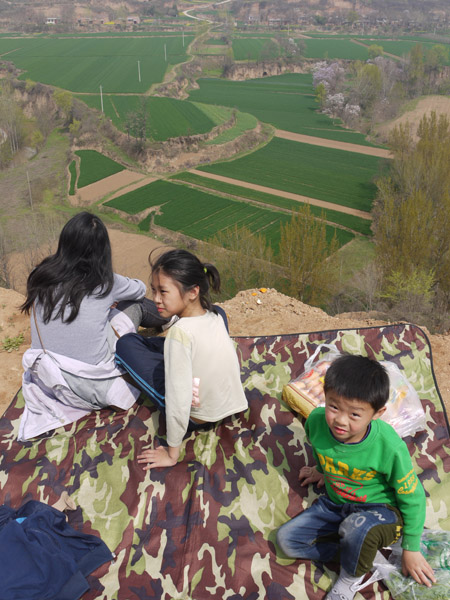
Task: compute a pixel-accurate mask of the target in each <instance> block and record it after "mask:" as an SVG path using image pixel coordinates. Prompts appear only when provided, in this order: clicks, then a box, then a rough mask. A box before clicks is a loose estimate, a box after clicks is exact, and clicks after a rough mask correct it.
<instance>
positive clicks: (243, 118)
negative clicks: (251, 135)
mask: <svg viewBox="0 0 450 600" xmlns="http://www.w3.org/2000/svg"><path fill="white" fill-rule="evenodd" d="M257 124H258V120H257V119H256V117H254V116H253V115H250V114H248V113H241V112H238V113H237V114H236V123H235V124H234V125H233V127H230V129H226V130H225V131H223V132H222V133H221V134H220V135H218V136H217V137H215V138H213V139H212V140H211V141H210V142H208V143H209V144H211V145H215V144H225V143H226V142H230V141H232V140H234V139H235V138H237V137H239V136H240V135H242V134H243V133H245V132H246V131H249V130H250V129H255V127H256V126H257Z"/></svg>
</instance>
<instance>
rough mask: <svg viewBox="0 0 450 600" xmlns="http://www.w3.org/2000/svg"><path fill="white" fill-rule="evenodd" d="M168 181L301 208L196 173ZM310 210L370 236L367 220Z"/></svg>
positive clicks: (289, 208) (332, 212)
mask: <svg viewBox="0 0 450 600" xmlns="http://www.w3.org/2000/svg"><path fill="white" fill-rule="evenodd" d="M170 179H171V180H177V181H184V182H186V183H192V184H194V185H198V186H201V187H203V188H207V189H209V190H214V191H217V192H222V193H224V194H229V195H232V196H237V197H239V198H242V199H243V200H244V199H246V200H253V201H254V202H261V203H262V204H266V205H271V206H274V207H277V208H284V209H288V210H293V211H295V210H297V209H298V208H299V207H300V206H303V203H302V202H298V201H297V200H291V199H289V198H283V197H282V196H276V195H272V194H266V193H265V192H260V191H258V190H252V189H248V188H245V187H241V186H238V185H233V184H231V183H226V182H224V181H217V180H215V179H209V178H206V177H201V176H200V175H197V174H196V173H189V172H184V173H179V174H177V175H173V176H172V177H171V178H170ZM310 209H311V213H312V214H313V215H314V216H316V217H318V218H321V217H322V216H324V218H325V219H326V220H327V221H328V222H330V223H336V225H341V226H342V227H346V228H348V229H351V230H352V231H355V232H357V233H361V234H362V235H367V236H370V235H371V229H370V224H371V221H370V220H368V219H362V218H361V217H356V216H355V215H349V214H347V213H344V212H339V211H337V210H330V209H323V208H319V207H318V206H314V205H312V204H310Z"/></svg>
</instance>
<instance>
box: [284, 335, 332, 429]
mask: <svg viewBox="0 0 450 600" xmlns="http://www.w3.org/2000/svg"><path fill="white" fill-rule="evenodd" d="M319 354H320V358H319V359H317V356H318V355H319ZM339 356H341V352H340V351H339V350H338V348H337V347H336V346H334V345H333V344H321V345H320V346H317V348H316V350H315V352H314V353H313V354H312V355H311V356H310V357H309V358H308V360H307V361H306V362H305V364H304V371H303V373H302V374H301V375H300V376H299V377H297V378H296V379H293V380H292V381H291V382H289V383H288V385H285V386H284V388H283V400H284V401H285V402H286V403H287V404H288V405H289V406H290V407H291V408H292V410H294V411H296V412H298V413H300V414H301V415H303V416H304V417H305V418H308V416H309V414H310V413H311V412H312V411H313V410H314V409H315V408H316V407H317V406H323V405H324V404H325V395H324V392H323V382H324V379H325V373H326V372H327V369H328V367H329V366H330V365H331V363H332V362H333V360H335V359H336V358H338V357H339Z"/></svg>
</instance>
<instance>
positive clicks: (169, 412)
mask: <svg viewBox="0 0 450 600" xmlns="http://www.w3.org/2000/svg"><path fill="white" fill-rule="evenodd" d="M164 373H165V380H166V424H167V443H168V445H169V446H172V447H177V446H180V445H181V443H182V441H183V437H184V435H185V433H186V431H187V428H188V425H189V417H190V414H191V405H192V341H191V338H190V337H189V335H188V334H187V333H186V332H185V331H184V330H183V329H181V328H180V327H177V326H176V325H173V326H172V327H171V328H170V329H169V331H168V334H167V337H166V339H165V342H164Z"/></svg>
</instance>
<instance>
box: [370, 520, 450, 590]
mask: <svg viewBox="0 0 450 600" xmlns="http://www.w3.org/2000/svg"><path fill="white" fill-rule="evenodd" d="M420 550H421V552H422V554H423V555H424V557H425V559H426V560H427V562H428V563H429V564H430V566H431V567H432V568H433V569H434V575H435V577H436V580H437V581H436V583H435V584H433V586H432V587H431V588H428V587H427V586H425V585H422V584H420V583H417V582H416V581H414V579H413V578H412V577H404V575H403V574H402V572H401V555H402V549H401V546H400V545H399V544H395V545H394V546H393V547H392V553H391V555H390V556H389V559H388V560H387V559H385V558H384V557H383V556H382V555H381V554H379V553H377V557H376V560H375V562H374V565H373V568H374V570H375V573H377V574H378V578H382V579H383V581H384V583H385V585H386V586H387V587H388V589H389V591H390V593H391V595H392V597H393V598H394V599H395V600H449V598H450V560H449V559H450V532H449V531H434V530H431V529H426V530H424V532H423V534H422V538H421V540H420Z"/></svg>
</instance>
